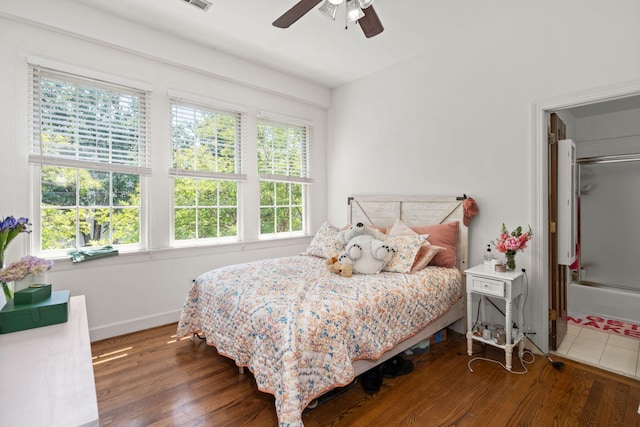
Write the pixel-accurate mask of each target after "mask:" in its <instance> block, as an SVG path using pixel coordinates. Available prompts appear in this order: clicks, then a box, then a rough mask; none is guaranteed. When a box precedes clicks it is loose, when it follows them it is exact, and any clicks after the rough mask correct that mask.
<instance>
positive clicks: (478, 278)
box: [464, 264, 525, 370]
mask: <svg viewBox="0 0 640 427" xmlns="http://www.w3.org/2000/svg"><path fill="white" fill-rule="evenodd" d="M464 272H465V273H466V275H467V353H468V354H469V356H471V355H472V354H473V352H472V346H473V341H479V342H483V343H485V344H490V345H492V346H495V347H499V348H501V349H503V350H504V354H505V360H506V367H507V369H508V370H511V361H512V355H513V347H515V346H516V345H518V346H519V347H518V354H519V355H520V357H522V354H523V352H524V341H525V340H524V339H523V335H522V332H523V331H522V330H521V329H522V326H523V325H524V313H523V309H524V307H523V303H522V300H523V294H522V292H523V288H524V273H522V272H520V271H508V272H505V273H499V272H497V271H494V270H493V268H492V267H490V266H485V265H484V264H482V265H478V266H475V267H472V268H468V269H466V270H465V271H464ZM473 294H476V295H480V298H481V303H480V313H479V315H480V318H481V319H480V321H483V320H484V318H485V305H486V299H487V298H488V297H491V298H499V299H502V300H504V302H505V304H506V305H505V320H504V322H505V335H506V337H505V338H506V340H505V344H497V343H496V341H494V340H493V339H489V340H486V339H483V338H482V337H479V336H476V335H474V334H473V330H472V328H473V319H474V317H473V308H474V305H475V304H474V303H473ZM516 298H518V307H519V309H518V322H517V323H518V328H519V333H518V336H517V337H515V339H512V336H511V330H512V327H511V325H512V323H513V319H512V313H513V301H514V300H515V299H516Z"/></svg>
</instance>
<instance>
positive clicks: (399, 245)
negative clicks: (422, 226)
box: [382, 234, 427, 273]
mask: <svg viewBox="0 0 640 427" xmlns="http://www.w3.org/2000/svg"><path fill="white" fill-rule="evenodd" d="M425 240H427V238H426V236H419V235H417V234H413V235H408V236H390V237H387V238H386V239H385V240H384V242H385V244H387V245H389V246H391V247H392V248H395V249H396V250H397V252H396V254H395V255H394V256H393V258H391V261H390V262H389V264H387V265H386V267H385V268H383V269H382V270H383V271H391V272H394V273H411V268H412V267H413V263H414V262H415V260H416V255H418V251H419V250H420V248H421V247H422V244H423V243H424V241H425Z"/></svg>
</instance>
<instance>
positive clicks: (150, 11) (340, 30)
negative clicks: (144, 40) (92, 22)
mask: <svg viewBox="0 0 640 427" xmlns="http://www.w3.org/2000/svg"><path fill="white" fill-rule="evenodd" d="M75 1H76V2H78V3H82V4H84V5H86V6H89V7H93V8H95V9H99V10H101V11H104V12H107V13H110V14H113V15H117V16H119V17H123V18H126V19H129V20H131V21H134V22H137V23H140V24H143V25H145V26H149V27H153V28H155V29H158V30H161V31H163V32H166V33H171V34H174V35H176V36H179V37H182V38H184V39H187V40H190V41H193V42H196V43H199V44H202V45H205V46H209V47H211V48H213V49H216V50H219V51H222V52H225V53H229V54H232V55H235V56H238V57H242V58H245V59H248V60H251V61H252V62H255V63H259V64H262V65H266V66H268V67H271V68H274V69H277V70H282V71H285V72H287V73H290V74H293V75H296V76H299V77H302V78H303V79H305V80H308V81H312V82H315V83H318V84H321V85H323V86H327V87H330V88H333V87H336V86H340V85H342V84H344V83H348V82H350V81H353V80H357V79H359V78H361V77H363V76H365V75H367V74H370V73H373V72H375V71H378V70H381V69H383V68H386V67H388V66H390V65H393V64H395V63H398V62H400V61H403V60H405V59H408V58H411V57H414V56H416V55H419V54H421V53H423V52H424V51H425V50H427V49H428V47H429V42H428V41H429V40H432V37H431V34H434V32H435V31H437V28H435V27H437V25H434V23H433V22H434V21H435V19H433V14H434V13H433V10H430V9H431V7H432V5H433V4H436V3H432V2H428V1H425V0H376V1H375V2H374V7H375V9H376V12H377V13H378V16H379V17H380V19H381V21H382V23H383V25H384V27H385V30H384V32H382V33H381V34H379V35H377V36H375V37H372V38H370V39H367V38H365V37H364V35H363V33H362V30H361V29H360V28H359V27H358V26H357V25H355V24H351V25H350V26H349V28H348V29H347V30H345V20H344V5H343V6H340V10H339V11H338V16H337V17H336V20H335V21H332V20H331V19H329V18H327V17H326V16H325V15H323V14H322V13H321V12H320V11H318V10H317V9H318V7H319V6H317V7H316V8H315V9H314V10H311V11H310V12H309V13H307V14H306V15H305V16H303V17H302V18H301V19H300V20H299V21H298V22H296V23H295V24H293V25H292V26H291V27H290V28H288V29H280V28H276V27H273V26H272V25H271V23H272V22H273V21H274V20H275V19H276V18H278V17H279V16H280V15H282V14H283V13H284V12H285V11H287V10H288V9H289V8H291V7H292V6H293V5H294V4H296V3H297V0H211V1H212V3H213V5H212V6H211V7H210V8H209V9H208V10H207V11H206V12H205V11H202V10H201V9H199V8H197V7H195V6H193V5H191V4H189V3H187V2H186V1H185V0H135V1H133V0H108V1H105V0H75ZM408 3H409V6H410V13H408V14H407V13H405V10H406V9H407V6H408ZM320 4H321V3H320ZM430 4H431V5H430ZM429 17H432V18H431V19H430V18H429ZM429 21H431V23H429Z"/></svg>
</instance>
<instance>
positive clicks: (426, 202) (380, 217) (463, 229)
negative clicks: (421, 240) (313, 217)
mask: <svg viewBox="0 0 640 427" xmlns="http://www.w3.org/2000/svg"><path fill="white" fill-rule="evenodd" d="M463 200H464V196H460V197H456V196H353V197H349V199H348V205H349V207H348V222H349V223H350V224H354V223H357V222H362V223H364V224H366V225H375V226H377V227H391V226H392V225H393V224H394V223H395V222H396V219H398V218H400V219H401V220H402V222H403V223H405V224H406V225H408V226H409V227H419V226H423V225H429V224H441V223H447V222H452V221H458V222H459V227H458V242H457V245H456V246H457V253H456V267H458V269H459V270H460V271H464V270H465V269H466V268H467V267H468V265H467V264H468V257H469V243H468V229H467V226H465V225H464V223H463V217H464V209H463V207H462V202H463Z"/></svg>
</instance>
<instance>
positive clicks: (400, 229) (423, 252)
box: [387, 218, 445, 273]
mask: <svg viewBox="0 0 640 427" xmlns="http://www.w3.org/2000/svg"><path fill="white" fill-rule="evenodd" d="M387 234H388V235H389V236H417V235H418V233H416V232H415V231H413V230H412V229H411V227H409V226H408V225H407V224H405V223H404V222H402V221H401V220H400V218H398V219H397V220H396V222H395V224H393V226H392V227H391V228H389V229H388V230H387ZM423 236H425V238H426V239H428V238H429V235H428V234H423ZM443 250H445V248H443V247H441V246H435V245H432V244H431V243H430V242H429V240H425V241H424V243H423V244H422V247H421V248H420V250H419V251H418V255H416V260H415V261H414V263H413V266H412V267H411V272H412V273H414V272H416V271H420V270H422V269H423V268H425V267H426V266H427V265H429V262H430V261H431V260H432V259H433V257H434V256H436V254H437V253H438V252H442V251H443Z"/></svg>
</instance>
